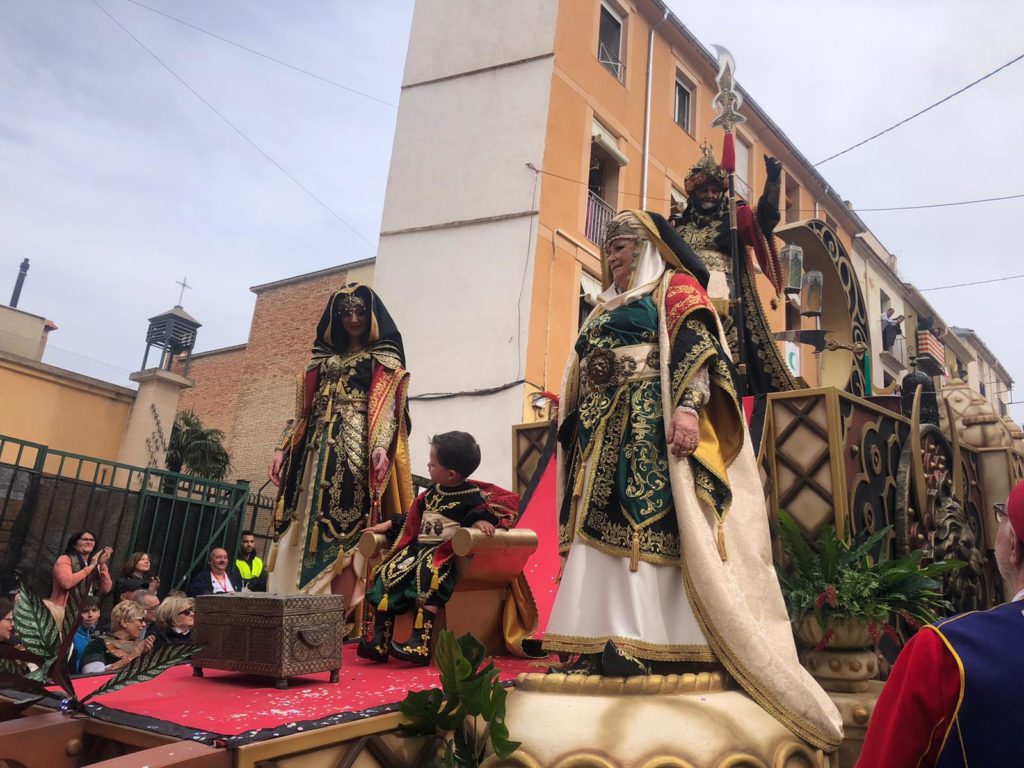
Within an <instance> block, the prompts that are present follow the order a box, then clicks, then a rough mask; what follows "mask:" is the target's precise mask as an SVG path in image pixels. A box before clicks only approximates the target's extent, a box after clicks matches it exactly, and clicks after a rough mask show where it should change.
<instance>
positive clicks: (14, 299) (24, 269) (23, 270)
mask: <svg viewBox="0 0 1024 768" xmlns="http://www.w3.org/2000/svg"><path fill="white" fill-rule="evenodd" d="M27 274H28V259H25V260H24V261H23V262H21V266H20V267H19V268H18V279H17V280H16V281H15V282H14V293H12V294H11V307H12V308H13V307H17V306H18V299H19V298H21V287H22V286H23V285H25V275H27Z"/></svg>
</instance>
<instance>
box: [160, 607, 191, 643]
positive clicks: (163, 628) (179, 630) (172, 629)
mask: <svg viewBox="0 0 1024 768" xmlns="http://www.w3.org/2000/svg"><path fill="white" fill-rule="evenodd" d="M195 622H196V611H195V601H194V600H192V599H191V598H188V597H168V598H165V599H164V601H163V602H162V603H160V607H159V608H157V611H156V624H155V625H154V626H153V636H154V637H155V639H156V642H155V643H154V644H153V647H154V648H161V647H163V646H165V645H177V644H179V643H190V642H192V626H193V625H194V624H195Z"/></svg>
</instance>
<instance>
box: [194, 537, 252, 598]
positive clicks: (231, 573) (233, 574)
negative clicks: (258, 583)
mask: <svg viewBox="0 0 1024 768" xmlns="http://www.w3.org/2000/svg"><path fill="white" fill-rule="evenodd" d="M209 565H210V567H209V568H204V569H203V570H202V571H200V572H199V573H197V574H196V575H195V576H194V577H193V578H192V581H191V582H189V585H188V593H189V595H190V596H191V597H197V596H198V595H219V594H222V593H227V592H241V591H242V577H241V576H239V575H238V569H237V568H235V567H234V566H233V565H232V566H231V567H228V551H227V550H226V549H221V548H220V547H214V548H213V549H211V550H210V561H209Z"/></svg>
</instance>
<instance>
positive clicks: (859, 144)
mask: <svg viewBox="0 0 1024 768" xmlns="http://www.w3.org/2000/svg"><path fill="white" fill-rule="evenodd" d="M1021 59H1024V53H1022V54H1021V55H1020V56H1017V57H1016V58H1013V59H1011V60H1010V61H1008V62H1006V63H1005V64H1003V65H1002V66H1001V67H996V68H995V69H993V70H992V71H991V72H989V73H988V74H987V75H982V76H981V77H979V78H978V79H977V80H975V81H974V82H971V83H968V84H967V85H965V86H964V87H963V88H961V89H960V90H958V91H953V93H951V94H949V96H946V97H945V98H943V99H939V100H938V101H936V102H935V103H934V104H931V105H929V106H927V107H925V108H924V109H922V110H920V111H918V112H915V113H914V114H912V115H911V116H910V117H906V118H904V119H902V120H900V121H899V122H898V123H894V124H893V125H890V126H889V127H888V128H886V129H885V130H883V131H879V132H878V133H876V134H875V135H874V136H868V137H867V138H866V139H864V140H863V141H858V142H857V143H856V144H854V145H853V146H852V147H847V148H846V149H844V150H843V151H842V152H836V153H835V154H834V155H829V156H828V157H826V158H825V159H824V160H819V161H818V162H816V163H815V164H814V167H815V168H817V167H818V166H819V165H824V164H825V163H827V162H828V161H829V160H835V159H836V158H837V157H839V156H840V155H845V154H846V153H847V152H852V151H853V150H855V149H857V147H863V146H864V145H865V144H867V143H868V142H869V141H874V140H875V139H877V138H878V137H879V136H884V135H885V134H887V133H888V132H889V131H891V130H893V129H895V128H899V127H900V126H901V125H904V124H906V123H909V122H910V121H911V120H913V119H914V118H915V117H920V116H921V115H923V114H924V113H925V112H928V111H930V110H933V109H935V107H937V106H939V105H940V104H945V103H946V102H947V101H949V100H950V99H952V98H953V97H954V96H959V95H960V94H961V93H963V92H964V91H966V90H968V89H970V88H973V87H974V86H976V85H977V84H978V83H981V82H983V81H985V80H988V79H989V78H990V77H992V75H994V74H996V73H997V72H1001V71H1002V70H1004V69H1006V68H1007V67H1009V66H1010V65H1012V64H1016V63H1017V62H1018V61H1020V60H1021Z"/></svg>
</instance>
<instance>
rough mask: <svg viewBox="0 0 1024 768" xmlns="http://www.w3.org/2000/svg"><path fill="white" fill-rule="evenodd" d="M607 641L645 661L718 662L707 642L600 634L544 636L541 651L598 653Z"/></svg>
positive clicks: (549, 634)
mask: <svg viewBox="0 0 1024 768" xmlns="http://www.w3.org/2000/svg"><path fill="white" fill-rule="evenodd" d="M609 640H611V641H612V642H613V643H615V645H616V646H618V647H619V648H622V649H623V650H625V651H626V652H628V653H632V654H634V655H636V656H639V657H640V658H642V659H645V660H647V661H704V662H709V663H713V662H716V661H718V658H717V657H716V656H715V654H714V652H713V651H712V650H711V648H710V647H709V646H707V645H697V644H680V645H674V644H669V643H648V642H645V641H643V640H639V639H637V638H635V637H620V636H618V635H604V636H601V637H581V636H578V635H553V634H551V633H550V632H549V633H547V634H546V635H544V644H543V648H544V650H545V651H554V652H558V653H601V652H602V651H603V650H604V647H605V645H607V643H608V641H609Z"/></svg>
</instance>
